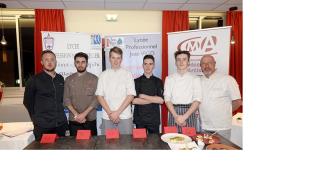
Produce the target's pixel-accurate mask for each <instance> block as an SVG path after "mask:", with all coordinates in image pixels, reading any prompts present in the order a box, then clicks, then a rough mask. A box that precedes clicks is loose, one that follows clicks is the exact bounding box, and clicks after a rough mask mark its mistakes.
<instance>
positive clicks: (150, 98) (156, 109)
mask: <svg viewBox="0 0 320 179" xmlns="http://www.w3.org/2000/svg"><path fill="white" fill-rule="evenodd" d="M142 66H143V70H144V73H143V75H142V76H140V77H139V78H137V79H135V80H134V83H135V88H136V92H137V96H135V98H134V100H133V102H132V103H133V104H134V105H135V106H134V112H133V122H134V123H135V124H136V128H146V129H147V131H148V133H159V125H160V104H163V102H164V100H163V83H162V81H161V79H159V78H157V77H155V76H153V69H154V66H155V63H154V57H153V56H152V55H145V56H144V57H143V64H142Z"/></svg>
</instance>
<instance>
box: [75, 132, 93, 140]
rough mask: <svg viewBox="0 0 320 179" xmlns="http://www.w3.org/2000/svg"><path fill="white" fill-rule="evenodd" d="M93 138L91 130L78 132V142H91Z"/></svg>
mask: <svg viewBox="0 0 320 179" xmlns="http://www.w3.org/2000/svg"><path fill="white" fill-rule="evenodd" d="M90 137H91V131H90V130H78V131H77V137H76V139H77V140H89V139H90Z"/></svg>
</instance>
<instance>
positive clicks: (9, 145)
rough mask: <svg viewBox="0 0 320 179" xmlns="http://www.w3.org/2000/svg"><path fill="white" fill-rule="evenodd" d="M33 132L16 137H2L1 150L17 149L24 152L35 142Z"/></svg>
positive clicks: (0, 137) (0, 141)
mask: <svg viewBox="0 0 320 179" xmlns="http://www.w3.org/2000/svg"><path fill="white" fill-rule="evenodd" d="M34 139H35V138H34V135H33V132H32V131H30V132H27V133H24V134H21V135H18V136H16V137H7V136H4V135H0V149H16V150H22V149H24V148H25V147H26V146H27V145H28V144H30V143H31V142H33V141H34Z"/></svg>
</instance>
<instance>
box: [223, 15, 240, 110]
mask: <svg viewBox="0 0 320 179" xmlns="http://www.w3.org/2000/svg"><path fill="white" fill-rule="evenodd" d="M227 25H228V26H232V31H231V36H232V35H233V36H234V40H235V44H233V45H232V44H231V45H230V64H229V74H230V75H231V76H233V77H234V78H235V79H236V80H237V82H238V84H239V88H240V92H241V95H242V94H243V93H242V11H228V12H227ZM235 112H242V107H240V108H239V109H238V110H237V111H235Z"/></svg>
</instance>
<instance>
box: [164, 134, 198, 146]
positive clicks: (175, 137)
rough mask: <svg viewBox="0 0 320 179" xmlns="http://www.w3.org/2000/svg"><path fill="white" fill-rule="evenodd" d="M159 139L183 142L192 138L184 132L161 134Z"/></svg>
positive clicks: (177, 142) (169, 141)
mask: <svg viewBox="0 0 320 179" xmlns="http://www.w3.org/2000/svg"><path fill="white" fill-rule="evenodd" d="M161 140H162V141H164V142H167V143H175V144H184V143H188V142H191V141H192V139H191V138H190V137H189V136H187V135H184V134H178V133H168V134H163V135H162V136H161Z"/></svg>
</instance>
